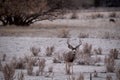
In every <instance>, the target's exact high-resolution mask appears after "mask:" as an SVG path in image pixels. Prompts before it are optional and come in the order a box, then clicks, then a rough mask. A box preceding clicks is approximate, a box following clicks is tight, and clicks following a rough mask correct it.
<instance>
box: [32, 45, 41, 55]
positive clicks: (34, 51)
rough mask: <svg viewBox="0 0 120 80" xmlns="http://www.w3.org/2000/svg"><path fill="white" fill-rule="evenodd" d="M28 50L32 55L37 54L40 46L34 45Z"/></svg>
mask: <svg viewBox="0 0 120 80" xmlns="http://www.w3.org/2000/svg"><path fill="white" fill-rule="evenodd" d="M30 50H31V52H32V54H33V55H34V56H38V53H39V52H40V48H36V47H31V48H30Z"/></svg>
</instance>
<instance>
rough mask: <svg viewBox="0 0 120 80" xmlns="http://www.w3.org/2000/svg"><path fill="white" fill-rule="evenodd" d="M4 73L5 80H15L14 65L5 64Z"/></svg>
mask: <svg viewBox="0 0 120 80" xmlns="http://www.w3.org/2000/svg"><path fill="white" fill-rule="evenodd" d="M2 72H3V75H4V79H5V80H14V78H15V77H14V75H15V69H14V65H12V64H5V66H3V68H2Z"/></svg>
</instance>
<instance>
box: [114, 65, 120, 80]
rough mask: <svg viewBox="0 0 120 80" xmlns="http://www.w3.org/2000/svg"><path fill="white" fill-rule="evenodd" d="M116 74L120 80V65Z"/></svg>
mask: <svg viewBox="0 0 120 80" xmlns="http://www.w3.org/2000/svg"><path fill="white" fill-rule="evenodd" d="M115 73H116V77H117V80H120V65H118V66H117V67H116V70H115Z"/></svg>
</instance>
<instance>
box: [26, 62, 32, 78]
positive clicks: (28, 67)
mask: <svg viewBox="0 0 120 80" xmlns="http://www.w3.org/2000/svg"><path fill="white" fill-rule="evenodd" d="M27 74H28V75H29V76H31V75H33V63H32V61H29V62H28V63H27Z"/></svg>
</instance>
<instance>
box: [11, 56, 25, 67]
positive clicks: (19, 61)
mask: <svg viewBox="0 0 120 80" xmlns="http://www.w3.org/2000/svg"><path fill="white" fill-rule="evenodd" d="M13 64H16V65H15V68H16V69H25V68H26V65H25V62H24V60H23V59H22V58H19V59H18V60H16V62H14V63H13Z"/></svg>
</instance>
